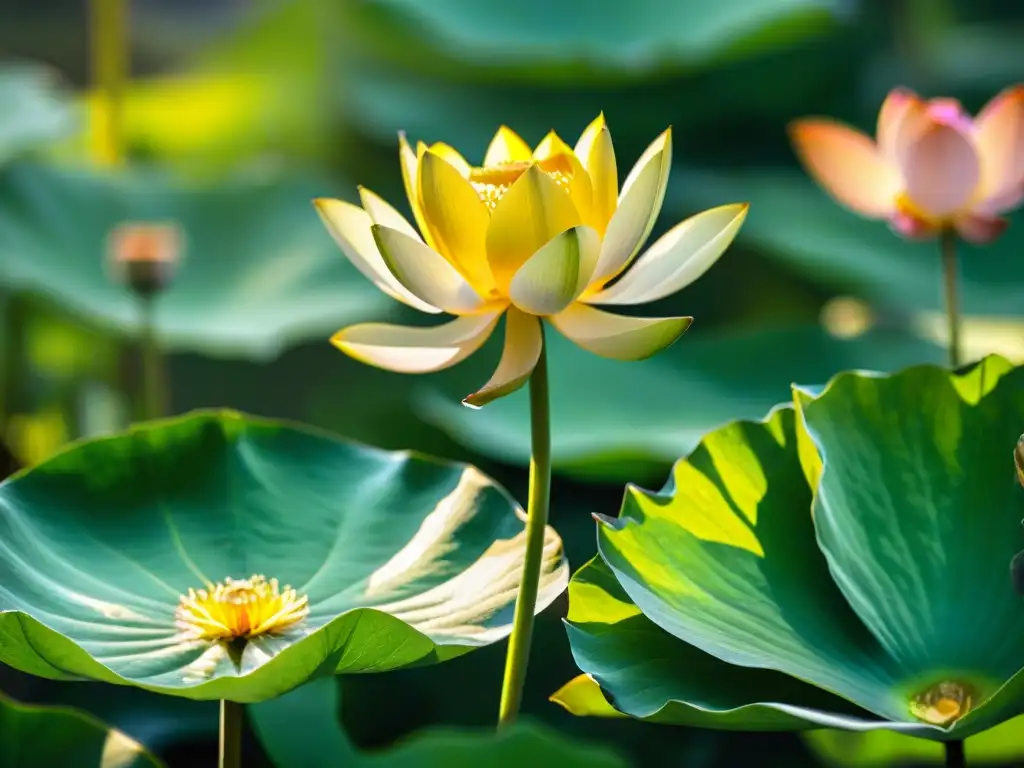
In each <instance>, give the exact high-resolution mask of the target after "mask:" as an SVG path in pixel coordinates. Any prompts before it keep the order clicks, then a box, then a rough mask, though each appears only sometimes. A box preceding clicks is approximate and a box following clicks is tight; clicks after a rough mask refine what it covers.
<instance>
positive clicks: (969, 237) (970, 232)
mask: <svg viewBox="0 0 1024 768" xmlns="http://www.w3.org/2000/svg"><path fill="white" fill-rule="evenodd" d="M1009 223H1010V222H1008V221H1007V220H1006V219H1001V218H999V217H997V216H982V215H980V214H976V213H966V214H964V215H963V216H957V217H956V219H955V220H954V222H953V224H954V226H955V227H956V232H957V234H958V235H960V237H962V238H963V239H964V240H966V241H967V242H969V243H979V244H984V243H991V242H992V241H993V240H995V239H996V238H997V237H999V236H1000V235H1001V234H1003V232H1005V231H1006V227H1007V226H1008V225H1009Z"/></svg>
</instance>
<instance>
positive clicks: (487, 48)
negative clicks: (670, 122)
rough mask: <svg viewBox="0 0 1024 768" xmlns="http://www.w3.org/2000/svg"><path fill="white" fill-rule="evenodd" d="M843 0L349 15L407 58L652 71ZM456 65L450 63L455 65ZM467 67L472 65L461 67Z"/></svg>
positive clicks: (750, 45)
mask: <svg viewBox="0 0 1024 768" xmlns="http://www.w3.org/2000/svg"><path fill="white" fill-rule="evenodd" d="M841 7H842V4H841V3H840V2H836V0H771V1H770V2H765V1H764V0H724V2H719V3H714V4H703V3H697V4H691V3H677V4H674V5H666V4H664V3H661V2H658V0H639V1H638V2H634V3H630V4H629V5H628V6H627V5H622V4H619V3H615V2H609V1H608V0H601V2H597V3H593V2H589V3H588V2H586V1H585V0H573V1H572V2H562V3H559V4H557V5H555V6H552V5H550V4H547V3H544V2H543V0H521V2H519V3H516V4H515V5H514V6H513V5H501V6H492V5H486V6H485V5H480V4H477V3H474V2H472V0H440V1H439V2H435V3H430V4H420V3H416V2H415V0H371V1H370V2H366V3H361V4H360V5H359V6H355V7H354V10H355V11H356V12H355V13H350V14H349V18H348V24H349V25H350V26H353V27H354V29H353V30H352V32H351V34H353V37H356V38H357V39H358V41H359V43H360V45H361V47H370V48H372V49H373V50H375V51H377V52H378V53H384V54H387V55H388V56H390V57H391V58H397V59H399V60H401V61H404V62H408V63H416V62H419V63H420V66H422V63H423V62H429V64H430V65H431V66H433V67H434V68H437V67H439V66H443V65H444V64H449V65H454V64H462V65H463V66H465V64H467V63H470V64H473V65H476V66H483V67H487V68H488V69H491V70H494V69H499V70H501V71H504V72H507V73H509V74H513V73H514V74H517V75H520V76H522V77H524V78H529V79H533V80H536V79H553V78H554V79H565V78H566V77H576V78H579V77H580V76H586V75H588V74H600V75H601V76H602V77H603V78H605V79H606V78H607V77H609V76H614V75H621V76H629V77H633V78H636V77H642V76H650V75H652V74H656V73H660V72H663V71H664V70H665V69H667V68H684V69H693V68H696V67H701V66H707V65H710V64H713V63H718V62H721V61H722V60H727V59H737V58H742V57H745V56H751V55H754V54H756V53H759V52H762V51H764V50H765V48H773V47H776V46H778V45H779V42H780V40H785V41H787V42H788V41H790V40H794V39H800V38H802V37H806V36H808V35H809V34H813V33H815V32H820V31H821V30H823V29H827V28H829V27H830V26H831V25H832V23H833V22H834V17H835V16H837V15H838V13H839V11H840V10H841ZM449 68H450V66H449ZM463 76H465V75H463Z"/></svg>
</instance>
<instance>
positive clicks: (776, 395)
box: [414, 326, 944, 482]
mask: <svg viewBox="0 0 1024 768" xmlns="http://www.w3.org/2000/svg"><path fill="white" fill-rule="evenodd" d="M691 334H692V335H691ZM547 339H548V344H549V348H548V354H549V360H550V368H551V373H550V377H551V411H552V427H551V440H552V451H553V454H554V463H555V469H556V471H558V472H560V473H562V474H566V475H572V476H576V477H582V478H589V479H600V480H604V481H607V482H620V481H625V480H637V479H646V478H652V477H655V476H657V475H660V474H661V473H662V472H664V470H665V469H666V468H667V467H668V466H669V465H670V464H671V463H672V462H673V461H674V460H675V459H676V458H677V457H678V456H680V455H682V454H685V453H687V452H688V451H691V450H692V449H693V448H694V447H695V446H696V445H697V443H698V442H699V440H700V438H701V437H702V436H703V435H704V434H705V433H707V432H708V431H710V430H712V429H714V428H715V427H718V426H720V425H722V424H724V423H726V422H728V421H730V420H732V419H735V418H760V417H761V416H763V415H764V414H765V413H766V412H767V411H768V410H769V409H771V408H772V407H773V406H774V405H776V404H777V403H779V402H783V401H786V400H788V399H789V393H790V385H791V384H792V383H793V382H801V383H816V382H825V381H827V380H828V379H829V378H830V377H831V376H832V375H834V374H835V373H838V372H839V371H841V370H845V369H850V368H854V369H857V368H866V369H870V370H883V371H884V370H893V369H896V368H900V367H903V366H906V365H910V364H913V363H917V362H925V361H938V360H942V359H944V352H943V351H942V350H941V349H940V348H938V347H936V346H933V345H931V344H928V343H925V342H923V341H919V340H916V339H913V338H912V337H909V336H906V335H899V334H895V333H890V332H884V331H875V332H871V333H868V334H865V335H864V336H861V337H859V338H856V339H848V340H840V339H836V338H834V337H833V336H831V335H829V334H828V333H827V332H825V331H824V330H822V329H820V328H818V327H815V326H805V327H796V328H788V329H779V330H771V329H766V330H760V331H753V332H749V331H748V332H729V333H716V334H706V335H703V336H702V335H700V334H699V332H693V331H691V332H690V333H688V334H687V335H685V336H683V338H682V339H680V340H679V341H678V342H676V343H675V344H674V345H672V346H671V347H670V348H669V349H667V350H665V351H664V352H662V353H661V354H659V355H657V356H656V357H654V358H652V359H651V360H645V361H642V362H619V361H615V360H607V359H604V358H600V357H597V356H596V355H592V354H590V353H588V352H586V351H584V350H582V349H580V348H579V347H577V346H575V345H574V344H572V343H571V342H569V341H567V340H566V339H565V338H563V337H562V336H561V335H560V334H559V333H558V332H557V331H554V330H552V331H551V332H549V333H548V334H547ZM470 365H472V363H471V364H470ZM461 371H462V369H461V368H456V369H453V371H452V375H451V377H450V378H451V380H452V381H451V383H450V384H449V385H447V386H445V387H444V388H443V392H444V394H441V392H442V389H441V388H440V387H439V388H438V391H437V392H434V391H430V392H427V393H425V394H424V396H423V397H421V398H419V399H417V400H416V401H414V407H415V408H416V410H417V412H418V413H419V414H420V415H421V417H422V418H423V419H425V420H426V421H429V422H431V423H433V424H435V425H436V426H437V427H438V428H439V429H442V430H444V431H445V432H447V433H448V434H450V435H451V436H452V437H453V438H454V439H455V440H456V441H458V442H460V443H462V444H464V445H466V446H467V447H469V448H471V449H473V450H475V451H477V452H478V453H481V454H484V455H486V456H489V457H492V458H495V459H499V460H501V461H507V462H510V463H514V464H521V465H525V464H527V463H528V461H529V456H530V429H529V426H530V420H529V397H528V395H527V393H525V392H520V393H516V394H514V395H511V396H509V397H506V398H502V399H501V400H498V401H496V402H494V403H491V404H490V405H488V406H487V407H486V408H483V409H482V410H479V411H473V410H470V409H467V408H465V407H464V406H462V405H461V402H460V400H461V398H462V397H464V396H465V395H466V394H467V393H468V392H471V391H473V390H472V389H470V388H469V387H471V386H472V385H473V382H474V379H473V376H475V375H477V372H476V371H475V370H474V369H472V368H469V374H468V375H467V374H463V373H461ZM752 372H756V375H752ZM597 381H599V382H601V386H594V382H597ZM476 383H477V385H478V384H479V382H476Z"/></svg>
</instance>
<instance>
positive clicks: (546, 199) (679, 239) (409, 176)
mask: <svg viewBox="0 0 1024 768" xmlns="http://www.w3.org/2000/svg"><path fill="white" fill-rule="evenodd" d="M400 149H401V152H400V154H401V161H402V175H403V178H404V180H405V189H406V193H407V194H408V197H409V203H410V206H411V207H412V211H413V214H414V216H415V219H416V223H417V225H418V227H419V232H417V230H416V229H415V228H413V227H412V225H410V224H409V222H408V221H406V219H405V218H403V217H402V215H401V214H400V213H398V211H396V210H395V209H394V208H393V207H391V206H390V205H389V204H388V203H386V202H385V201H384V200H382V199H381V198H380V197H378V196H377V195H375V194H374V193H373V192H370V191H369V190H367V189H360V190H359V194H360V198H361V200H362V204H363V207H362V208H360V207H358V206H355V205H352V204H350V203H346V202H344V201H341V200H329V199H319V200H316V201H315V203H316V207H317V210H318V211H319V213H320V216H321V218H322V219H323V221H324V223H325V224H326V226H327V228H328V229H329V230H330V232H331V234H332V236H333V237H334V239H335V241H336V242H337V243H338V245H339V246H340V247H341V249H342V250H343V251H344V252H345V254H346V255H347V256H348V258H349V259H350V260H351V261H352V263H353V264H355V265H356V267H358V268H359V270H360V271H361V272H362V273H363V274H364V275H366V277H368V278H369V279H370V280H372V281H373V282H374V283H375V284H376V285H377V286H378V287H379V288H380V289H381V290H382V291H384V292H385V293H387V294H388V295H390V296H392V297H393V298H395V299H398V300H399V301H402V302H404V303H406V304H408V305H409V306H411V307H415V308H416V309H419V310H422V311H423V312H430V313H435V314H436V313H440V312H447V313H448V314H451V315H456V316H457V319H455V320H453V321H451V322H448V323H445V324H442V325H437V326H434V327H430V328H409V327H402V326H396V325H387V324H381V323H367V324H360V325H354V326H351V327H348V328H345V329H343V330H341V331H339V332H338V333H337V334H335V336H334V337H333V339H332V342H333V343H334V344H335V345H336V346H337V347H339V348H340V349H341V350H343V351H344V352H345V353H347V354H348V355H350V356H352V357H354V358H356V359H357V360H361V361H362V362H365V363H369V364H370V365H375V366H377V367H380V368H386V369H388V370H391V371H398V372H402V373H427V372H431V371H438V370H441V369H443V368H448V367H450V366H453V365H455V364H456V363H458V362H460V361H462V360H464V359H465V358H467V357H468V356H469V355H471V354H472V353H473V352H475V351H476V350H477V349H479V348H480V346H481V345H482V344H483V343H484V342H485V341H486V340H487V338H488V337H489V336H490V335H491V332H492V331H493V330H494V328H495V326H496V325H497V323H498V320H499V318H500V317H501V316H502V315H503V314H505V315H507V320H506V330H505V347H504V352H503V354H502V358H501V361H500V363H499V364H498V367H497V370H495V372H494V375H493V376H492V377H491V379H490V380H489V381H488V382H487V383H486V384H485V385H484V386H483V387H482V388H481V389H480V390H479V391H477V392H475V393H474V394H472V395H470V396H469V397H467V398H466V399H465V401H464V402H465V403H466V404H467V405H473V406H481V405H483V404H485V403H487V402H490V401H491V400H494V399H495V398H498V397H501V396H503V395H506V394H509V393H510V392H514V391H515V390H517V389H519V387H521V386H522V385H523V384H524V383H525V382H526V380H527V379H528V378H529V377H530V373H531V372H532V371H533V368H534V366H535V365H536V364H537V361H538V360H539V358H540V354H541V350H542V346H543V335H542V331H541V319H542V318H546V319H548V320H550V321H551V323H552V325H554V326H555V328H557V329H558V330H559V331H560V332H561V333H562V334H564V335H565V336H566V337H567V338H569V339H571V340H572V341H573V342H575V343H576V344H578V345H580V346H581V347H583V348H584V349H587V350H589V351H591V352H593V353H595V354H597V355H601V356H603V357H609V358H614V359H617V360H639V359H642V358H645V357H649V356H650V355H653V354H654V353H655V352H658V351H659V350H661V349H663V348H665V347H666V346H668V345H669V344H671V343H672V342H673V341H675V340H676V339H677V338H678V337H679V336H680V335H682V333H683V331H685V330H686V328H687V327H688V326H689V324H690V322H691V319H692V318H689V317H662V318H646V317H644V318H640V317H626V316H623V315H617V314H612V313H610V312H605V311H602V310H600V309H595V308H594V306H593V305H595V304H597V305H624V304H642V303H646V302H650V301H654V300H655V299H660V298H662V297H664V296H667V295H669V294H671V293H674V292H676V291H678V290H679V289H681V288H683V287H684V286H686V285H688V284H690V283H692V282H693V281H694V280H696V279H697V278H698V277H700V276H701V275H702V274H703V273H704V272H705V271H706V270H707V269H708V268H709V267H710V266H711V265H712V264H713V263H714V262H715V261H716V260H717V259H718V257H719V256H720V255H721V254H722V252H723V251H725V249H726V248H727V247H728V246H729V244H730V243H731V242H732V240H733V238H734V237H735V236H736V233H737V231H738V230H739V228H740V225H741V224H742V223H743V219H744V218H745V216H746V212H747V206H746V204H739V205H726V206H722V207H719V208H714V209H712V210H709V211H705V212H703V213H700V214H697V215H696V216H693V217H691V218H689V219H687V220H686V221H684V222H683V223H681V224H679V225H678V226H676V227H675V228H674V229H672V230H670V231H669V232H667V233H666V234H665V235H664V236H663V237H662V238H661V239H659V240H658V241H657V242H656V243H655V244H654V245H653V246H651V248H650V249H648V250H647V252H646V253H644V254H643V255H642V256H640V257H639V258H636V256H637V254H638V253H639V251H640V248H641V246H643V244H644V241H645V240H646V239H647V237H648V235H649V234H650V232H651V229H652V228H653V226H654V221H655V219H656V218H657V216H658V212H659V211H660V209H661V203H662V200H663V199H664V196H665V185H666V182H667V180H668V173H669V166H670V164H671V158H672V141H671V134H670V132H669V131H665V133H663V134H662V135H661V136H659V137H658V138H657V139H656V140H655V141H654V143H652V144H651V145H650V147H648V148H647V150H646V151H645V152H644V154H643V155H642V156H641V158H640V160H639V161H638V162H637V164H636V165H635V166H634V167H633V169H632V171H630V173H629V175H628V176H627V177H626V181H625V182H624V183H623V185H622V190H621V192H620V191H619V183H618V175H617V171H616V160H615V152H614V150H613V148H612V140H611V135H610V133H609V131H608V128H607V126H606V125H605V121H604V117H603V115H602V116H599V117H598V118H597V119H596V120H594V122H592V123H591V124H590V125H589V126H588V127H587V129H586V130H585V131H584V132H583V134H582V135H581V136H580V139H579V141H578V142H577V143H576V146H575V148H572V147H569V146H568V145H567V144H566V143H565V142H563V141H562V140H561V139H560V138H559V137H558V136H557V135H556V134H555V133H554V132H552V133H550V134H548V136H547V137H546V138H545V139H544V140H543V141H542V142H541V143H540V144H539V145H538V146H537V147H536V149H534V150H532V151H531V150H530V148H529V146H528V145H527V144H526V143H525V142H524V141H523V140H522V139H521V138H520V137H519V136H518V135H516V133H514V132H513V131H511V130H510V129H508V128H506V127H504V126H503V127H502V128H500V129H499V130H498V132H497V133H496V134H495V136H494V139H493V140H492V141H491V143H490V146H489V147H488V149H487V154H486V156H485V158H484V163H483V166H482V167H473V166H471V165H470V164H469V163H468V162H467V161H466V160H465V159H464V158H463V157H462V155H460V154H459V153H458V152H457V151H456V150H455V149H453V148H452V147H450V146H448V145H447V144H443V143H437V144H433V145H432V146H429V147H428V146H427V145H425V144H423V143H420V144H419V145H418V147H417V149H416V151H415V152H414V151H413V149H412V148H411V147H410V145H409V144H408V142H407V141H406V139H405V137H404V136H402V137H400ZM421 235H422V236H421ZM634 259H635V263H633V262H634ZM629 267H631V268H629ZM627 268H629V269H628V271H627Z"/></svg>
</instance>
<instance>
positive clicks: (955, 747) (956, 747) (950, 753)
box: [946, 741, 967, 768]
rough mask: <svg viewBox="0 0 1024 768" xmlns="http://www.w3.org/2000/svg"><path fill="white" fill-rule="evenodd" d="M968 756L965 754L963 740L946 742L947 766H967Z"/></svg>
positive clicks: (950, 767)
mask: <svg viewBox="0 0 1024 768" xmlns="http://www.w3.org/2000/svg"><path fill="white" fill-rule="evenodd" d="M966 766H967V757H966V756H965V755H964V743H963V741H947V742H946V768H966Z"/></svg>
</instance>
